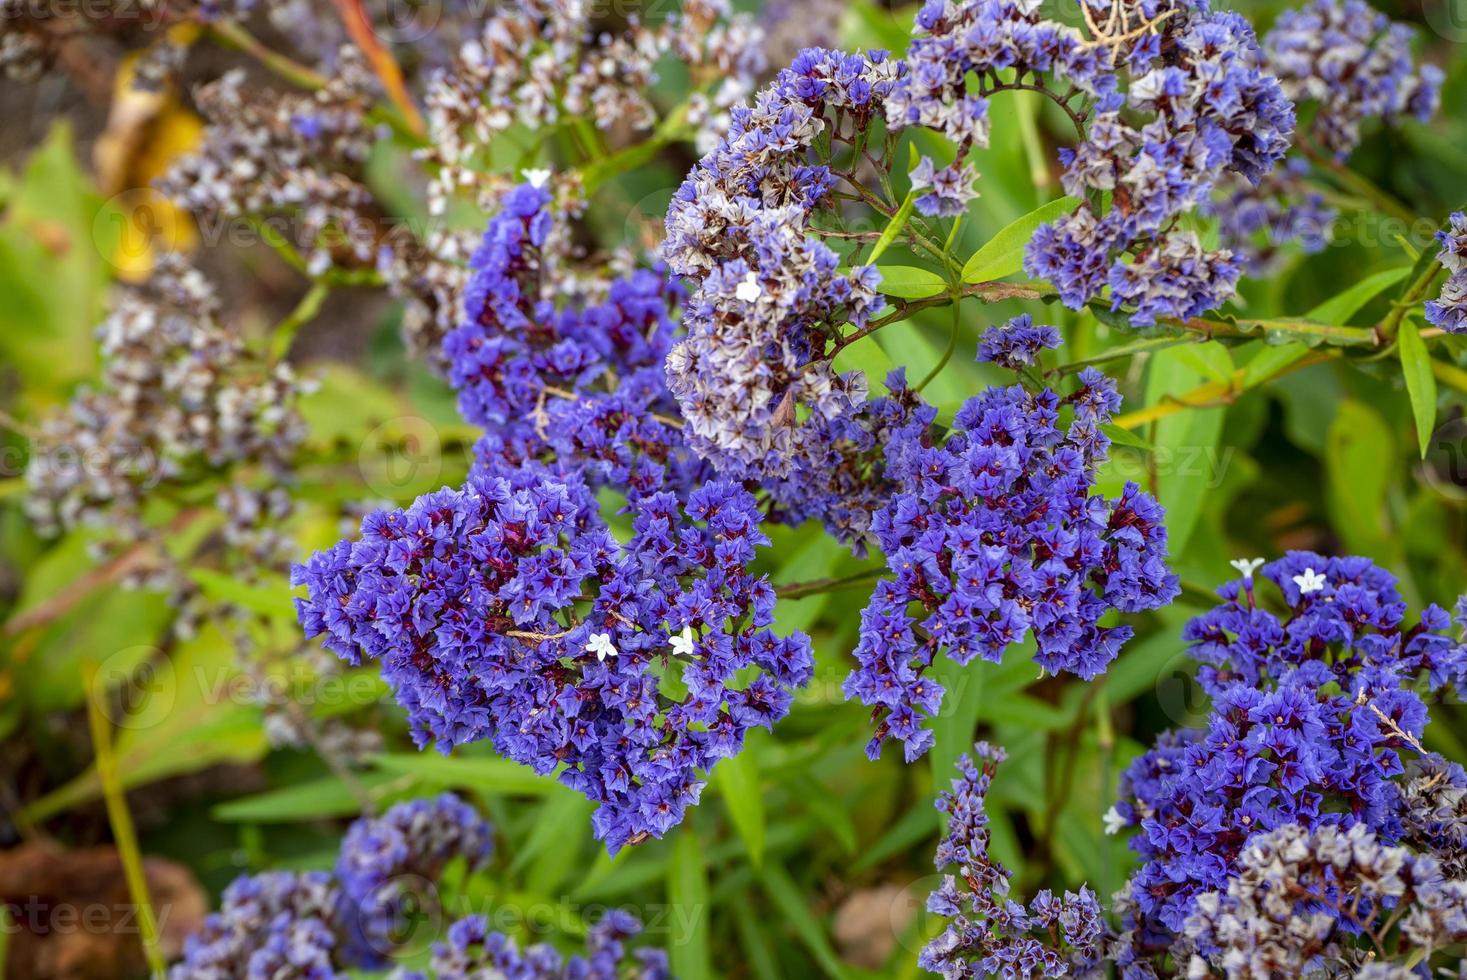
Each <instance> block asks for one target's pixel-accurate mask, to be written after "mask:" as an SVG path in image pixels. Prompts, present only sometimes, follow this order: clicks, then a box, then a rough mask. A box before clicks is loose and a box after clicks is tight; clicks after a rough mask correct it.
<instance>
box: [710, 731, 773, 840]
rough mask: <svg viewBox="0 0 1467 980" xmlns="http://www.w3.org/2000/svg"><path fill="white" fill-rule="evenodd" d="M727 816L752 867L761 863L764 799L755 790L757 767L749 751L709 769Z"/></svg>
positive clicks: (752, 754) (756, 762)
mask: <svg viewBox="0 0 1467 980" xmlns="http://www.w3.org/2000/svg"><path fill="white" fill-rule="evenodd" d="M713 776H714V778H715V779H717V781H718V790H719V792H720V793H722V794H723V802H724V805H725V806H727V807H728V815H729V817H730V818H732V820H733V824H734V827H735V828H737V829H738V832H739V836H740V837H741V838H743V841H744V847H746V848H747V849H748V851H749V860H750V861H752V862H753V863H754V867H756V868H757V867H759V866H760V865H761V864H763V863H764V797H763V796H762V795H761V794H760V790H759V763H758V760H757V759H755V758H754V753H753V752H752V751H751V750H750V748H749V747H745V749H744V751H742V752H740V753H739V754H738V755H734V756H730V757H729V758H727V759H724V760H722V761H721V762H719V763H718V765H717V766H715V767H714V768H713Z"/></svg>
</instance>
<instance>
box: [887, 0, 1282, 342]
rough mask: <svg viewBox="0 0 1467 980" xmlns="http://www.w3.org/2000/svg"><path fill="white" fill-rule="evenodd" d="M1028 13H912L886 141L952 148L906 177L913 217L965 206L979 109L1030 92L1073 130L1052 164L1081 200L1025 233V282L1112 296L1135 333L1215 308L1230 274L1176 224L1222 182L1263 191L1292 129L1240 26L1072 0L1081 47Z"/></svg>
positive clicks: (1005, 8)
mask: <svg viewBox="0 0 1467 980" xmlns="http://www.w3.org/2000/svg"><path fill="white" fill-rule="evenodd" d="M1039 6H1040V5H1039V4H1037V3H1033V2H1018V0H963V2H960V3H955V2H953V0H929V2H928V3H927V4H926V5H925V6H924V7H923V8H922V11H921V12H920V13H919V14H918V18H917V23H918V27H919V28H920V29H921V30H922V31H923V32H925V33H924V34H923V35H922V36H920V37H918V38H917V39H916V40H914V41H913V42H912V45H911V47H910V49H909V51H908V56H907V61H906V72H905V74H904V75H903V76H902V77H901V79H900V80H899V81H898V83H897V85H896V86H895V87H894V89H893V91H892V94H891V97H890V99H889V100H888V112H887V115H888V119H889V121H890V124H891V125H892V127H893V128H901V127H905V126H913V125H921V126H926V127H930V128H932V129H935V130H937V131H938V132H941V133H943V134H944V135H945V136H947V137H948V138H949V139H951V140H952V141H953V142H954V143H955V144H956V145H957V158H956V159H955V160H954V162H953V163H952V164H950V165H949V166H947V167H945V168H943V169H941V170H939V169H936V168H935V165H934V164H933V163H932V161H931V160H927V159H924V160H923V161H922V162H921V164H920V166H919V168H918V171H917V172H916V173H915V174H914V179H916V180H917V181H918V183H919V184H920V186H923V187H930V188H931V190H929V192H928V193H927V194H926V195H925V196H924V198H923V201H922V202H920V203H919V206H921V207H922V209H923V210H924V211H925V212H927V213H929V214H950V213H959V212H961V211H962V210H964V209H965V208H966V205H967V201H968V199H969V198H971V197H972V196H973V191H972V189H971V184H972V179H971V174H969V173H968V172H967V170H968V164H967V162H966V158H967V156H968V154H969V151H970V150H971V149H972V148H974V147H981V146H986V145H987V142H988V122H989V121H988V98H989V96H991V95H992V94H993V93H996V92H999V91H1003V90H1004V89H1006V88H1015V87H1021V88H1029V89H1034V90H1037V91H1040V92H1043V93H1045V94H1047V95H1049V96H1050V97H1051V98H1052V99H1054V101H1056V102H1058V103H1059V104H1060V105H1061V106H1062V107H1063V108H1064V109H1065V111H1066V112H1067V113H1068V114H1069V116H1070V118H1071V120H1072V121H1073V122H1074V124H1075V127H1076V130H1077V134H1078V135H1079V137H1080V142H1079V144H1078V145H1076V146H1075V147H1073V148H1067V149H1065V150H1063V151H1062V152H1061V162H1062V163H1063V164H1064V166H1065V174H1064V179H1063V182H1064V186H1065V190H1066V191H1067V192H1068V193H1070V194H1072V195H1074V196H1076V197H1081V198H1085V197H1089V198H1090V199H1089V200H1087V201H1085V203H1082V204H1081V205H1080V207H1079V208H1078V209H1077V210H1076V211H1074V212H1073V213H1071V214H1070V215H1068V216H1066V217H1063V218H1059V219H1057V220H1055V221H1054V222H1051V223H1050V224H1048V225H1045V226H1043V227H1041V228H1040V229H1039V230H1038V231H1037V232H1036V233H1035V235H1034V237H1033V239H1032V240H1031V242H1030V245H1029V248H1028V251H1027V253H1026V262H1025V269H1026V271H1028V273H1029V274H1030V275H1032V276H1035V277H1037V278H1044V279H1048V280H1049V281H1050V282H1052V283H1053V284H1054V285H1055V286H1056V288H1057V289H1058V290H1059V293H1060V297H1061V298H1062V299H1063V301H1064V302H1065V303H1066V304H1067V305H1068V306H1070V307H1072V308H1074V309H1079V308H1080V307H1082V306H1084V305H1085V304H1087V303H1089V302H1091V301H1092V300H1094V299H1096V298H1097V297H1099V296H1100V295H1101V293H1102V292H1104V291H1105V290H1106V289H1107V288H1109V289H1110V294H1111V302H1112V305H1113V307H1114V308H1117V309H1119V308H1121V307H1123V306H1124V307H1130V308H1131V309H1132V312H1131V314H1130V316H1131V321H1132V322H1133V323H1135V324H1137V325H1150V324H1153V323H1155V322H1156V320H1157V319H1158V318H1160V317H1168V316H1170V317H1183V318H1185V317H1188V316H1193V315H1195V314H1197V313H1201V312H1204V311H1206V310H1209V309H1212V308H1214V307H1216V306H1218V305H1220V304H1221V303H1222V302H1224V301H1225V300H1227V299H1228V297H1229V296H1230V295H1231V294H1232V292H1233V288H1234V286H1235V284H1236V281H1237V278H1238V268H1237V266H1236V264H1235V263H1234V262H1233V261H1232V257H1231V255H1230V254H1229V253H1227V252H1226V251H1208V250H1207V249H1205V248H1204V247H1203V246H1202V244H1201V242H1200V240H1199V239H1198V237H1197V235H1196V234H1195V233H1194V232H1192V231H1188V230H1184V229H1181V228H1179V227H1177V225H1178V222H1179V221H1180V220H1181V219H1182V217H1183V216H1184V215H1186V214H1187V213H1189V212H1192V211H1194V210H1196V209H1197V208H1198V207H1199V206H1200V205H1202V204H1203V203H1204V202H1205V201H1206V200H1207V199H1208V197H1209V195H1210V194H1211V193H1212V190H1213V188H1214V187H1215V186H1216V184H1217V183H1218V181H1219V180H1220V179H1221V178H1222V177H1223V175H1224V174H1226V173H1236V174H1241V175H1242V176H1244V177H1246V178H1247V179H1248V180H1250V181H1253V182H1257V181H1258V180H1259V179H1261V178H1262V176H1263V175H1264V174H1266V173H1267V172H1268V171H1269V170H1270V169H1271V168H1272V167H1273V166H1274V164H1275V163H1277V162H1278V160H1279V159H1281V158H1282V157H1283V155H1284V153H1285V152H1286V151H1287V149H1288V145H1289V140H1288V137H1289V134H1290V133H1291V132H1292V130H1293V126H1294V114H1293V107H1292V106H1291V105H1290V103H1289V101H1288V100H1287V99H1286V98H1284V96H1283V93H1282V92H1281V90H1280V88H1279V84H1278V81H1277V79H1275V78H1273V77H1272V76H1271V75H1270V74H1269V73H1268V72H1267V71H1266V70H1265V69H1264V67H1263V58H1262V53H1261V52H1260V50H1259V48H1258V44H1257V41H1256V39H1255V37H1254V34H1253V30H1252V28H1251V27H1249V26H1248V23H1247V22H1246V21H1245V20H1243V19H1242V18H1241V17H1239V16H1238V15H1236V14H1230V13H1212V12H1209V11H1208V10H1207V9H1206V7H1205V5H1195V6H1193V5H1188V4H1182V3H1179V4H1172V3H1151V4H1138V5H1130V4H1120V5H1111V6H1110V8H1109V9H1103V10H1098V11H1092V9H1091V8H1092V6H1093V5H1091V4H1086V3H1082V4H1081V11H1082V13H1084V15H1085V19H1086V23H1087V25H1088V26H1089V27H1090V30H1091V33H1092V34H1093V35H1094V36H1093V37H1092V38H1090V39H1088V40H1087V39H1086V37H1085V35H1084V34H1082V32H1081V31H1080V30H1078V29H1076V28H1073V27H1068V26H1065V25H1063V24H1060V23H1058V22H1055V21H1051V20H1046V19H1044V18H1042V17H1041V16H1040V15H1039ZM1097 18H1104V19H1105V20H1104V23H1099V22H1098V21H1097ZM1164 52H1165V56H1163V53H1164ZM1101 195H1107V196H1108V198H1109V201H1110V203H1109V205H1108V206H1106V207H1102V206H1101V205H1100V204H1099V203H1098V202H1099V200H1100V197H1101Z"/></svg>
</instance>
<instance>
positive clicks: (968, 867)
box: [918, 742, 1106, 980]
mask: <svg viewBox="0 0 1467 980" xmlns="http://www.w3.org/2000/svg"><path fill="white" fill-rule="evenodd" d="M973 755H974V756H976V757H977V761H976V762H975V761H974V759H973V758H971V757H969V756H968V755H963V756H962V757H961V758H960V759H959V760H958V778H956V779H954V780H953V781H952V791H951V792H947V793H942V794H940V795H939V796H938V798H937V809H938V810H939V811H940V812H942V813H945V814H947V833H946V834H945V835H944V836H943V838H942V841H941V843H939V844H938V846H937V854H936V855H935V857H934V858H933V863H934V864H935V865H936V866H937V869H938V871H941V872H949V871H950V870H951V872H955V873H944V874H943V878H942V883H941V884H940V885H939V886H938V888H937V890H936V891H934V892H933V893H932V894H931V896H930V897H929V898H928V899H927V909H928V911H929V912H932V913H934V914H936V915H939V916H943V917H945V918H950V919H952V920H953V921H952V922H950V923H949V924H948V925H947V927H946V928H945V929H944V930H943V931H942V934H941V935H939V936H938V937H937V938H936V939H933V940H932V941H931V942H929V943H928V944H927V945H926V946H924V947H923V949H922V953H921V955H920V957H919V958H918V963H919V964H920V965H921V966H922V968H923V969H925V970H929V971H931V972H933V973H938V974H941V975H942V976H944V977H949V978H953V980H957V978H964V977H976V976H1009V977H1038V976H1043V977H1072V976H1085V975H1088V974H1089V973H1091V972H1092V971H1094V970H1095V969H1096V968H1097V967H1098V966H1099V965H1100V962H1101V954H1102V952H1103V948H1104V947H1103V942H1104V939H1105V936H1106V926H1105V918H1104V916H1103V914H1102V913H1101V910H1100V903H1099V902H1098V901H1097V900H1096V897H1095V893H1094V892H1093V891H1091V890H1090V889H1089V888H1088V887H1082V888H1081V889H1080V891H1079V892H1078V893H1076V892H1065V894H1064V895H1063V897H1056V896H1055V895H1054V894H1053V893H1052V892H1050V891H1048V890H1047V889H1046V890H1044V891H1041V892H1039V893H1038V894H1037V895H1035V896H1034V898H1033V900H1031V901H1030V902H1029V904H1028V906H1027V907H1026V906H1024V905H1022V904H1020V903H1019V902H1017V901H1015V900H1014V899H1013V898H1012V897H1011V896H1010V894H1009V888H1010V882H1009V878H1010V872H1009V870H1008V869H1007V868H1005V867H1004V866H1003V865H1002V864H1000V863H998V862H997V861H996V860H994V858H993V856H992V855H991V854H989V851H988V846H989V839H990V831H989V829H988V827H989V817H988V813H987V810H986V805H987V798H988V791H989V788H990V786H991V784H992V781H993V776H994V773H995V772H996V771H997V769H998V766H999V764H1000V763H1002V762H1003V761H1004V757H1005V756H1004V751H1003V750H1002V749H999V748H995V747H992V746H990V745H988V744H987V743H986V742H979V743H978V744H977V745H975V746H973Z"/></svg>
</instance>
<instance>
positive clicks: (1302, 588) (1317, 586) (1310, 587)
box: [1294, 568, 1325, 595]
mask: <svg viewBox="0 0 1467 980" xmlns="http://www.w3.org/2000/svg"><path fill="white" fill-rule="evenodd" d="M1294 584H1295V585H1297V586H1298V587H1299V594H1300V595H1309V594H1310V593H1311V592H1323V591H1324V584H1325V583H1324V576H1323V575H1321V574H1319V573H1318V572H1316V571H1315V570H1314V569H1312V568H1306V569H1304V574H1303V575H1295V576H1294Z"/></svg>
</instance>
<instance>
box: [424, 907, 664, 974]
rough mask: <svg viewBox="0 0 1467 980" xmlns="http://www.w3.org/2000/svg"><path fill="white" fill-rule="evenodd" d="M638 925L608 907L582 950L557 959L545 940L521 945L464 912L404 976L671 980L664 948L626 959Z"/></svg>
mask: <svg viewBox="0 0 1467 980" xmlns="http://www.w3.org/2000/svg"><path fill="white" fill-rule="evenodd" d="M641 931H642V923H641V922H640V921H638V919H637V918H636V916H634V915H632V914H631V913H629V912H626V911H623V910H619V909H613V910H612V911H610V912H608V913H607V914H606V915H605V916H603V917H602V918H601V919H600V920H599V921H598V922H596V923H595V924H594V925H592V926H591V928H590V930H589V931H588V932H587V934H586V955H585V956H584V957H581V956H572V957H571V958H570V959H569V960H564V959H562V957H561V955H560V953H559V952H558V951H556V950H555V949H554V948H553V947H551V946H549V945H544V944H541V945H536V946H531V947H529V948H528V949H525V950H524V951H521V950H520V949H519V947H518V946H517V945H516V944H515V941H514V940H513V939H509V938H507V937H506V936H504V935H502V934H501V933H497V932H490V931H489V925H488V923H487V922H485V920H484V919H483V918H481V917H479V916H469V917H467V918H464V919H460V920H459V921H457V922H455V923H454V924H453V925H452V926H450V927H449V929H448V936H447V941H446V942H443V943H439V944H437V945H435V946H434V948H433V960H432V963H431V964H430V969H429V973H428V974H427V976H426V977H425V976H424V975H422V974H414V973H409V974H407V975H406V976H405V977H403V980H427V977H432V978H434V980H477V978H481V977H503V978H504V980H671V978H672V973H671V971H670V970H669V969H668V965H667V953H666V952H665V951H663V950H660V949H654V948H648V947H643V948H642V949H639V950H637V951H636V952H635V953H634V954H633V957H632V958H631V960H630V961H628V958H627V955H626V941H627V940H628V939H631V938H633V937H635V936H636V935H637V934H638V933H640V932H641Z"/></svg>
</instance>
